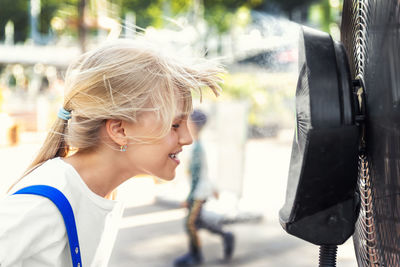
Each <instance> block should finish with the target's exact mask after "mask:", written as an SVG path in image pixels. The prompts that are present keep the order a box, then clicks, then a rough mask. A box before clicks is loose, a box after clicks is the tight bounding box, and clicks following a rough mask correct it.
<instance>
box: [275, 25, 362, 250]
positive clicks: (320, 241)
mask: <svg viewBox="0 0 400 267" xmlns="http://www.w3.org/2000/svg"><path fill="white" fill-rule="evenodd" d="M299 69H300V73H299V79H298V84H297V89H296V131H295V136H294V138H293V145H292V155H291V160H290V168H289V177H288V184H287V192H286V201H285V204H284V206H283V207H282V209H281V210H280V212H279V217H280V222H281V225H282V226H283V228H284V229H285V230H286V231H287V232H288V233H290V234H292V235H294V236H297V237H299V238H302V239H304V240H306V241H309V242H311V243H314V244H316V245H339V244H342V243H344V242H345V241H346V240H347V239H348V238H349V237H350V236H351V235H352V233H353V232H354V224H355V221H356V219H357V207H358V198H357V194H356V185H357V157H358V151H359V149H358V145H359V129H358V127H357V125H356V121H355V113H356V112H355V110H356V100H355V97H354V94H353V87H352V81H351V78H350V71H349V66H348V62H347V57H346V52H345V50H344V48H343V46H342V44H341V43H339V42H335V41H333V40H332V38H331V36H330V35H329V34H327V33H324V32H320V31H317V30H313V29H310V28H307V27H302V29H301V34H300V42H299Z"/></svg>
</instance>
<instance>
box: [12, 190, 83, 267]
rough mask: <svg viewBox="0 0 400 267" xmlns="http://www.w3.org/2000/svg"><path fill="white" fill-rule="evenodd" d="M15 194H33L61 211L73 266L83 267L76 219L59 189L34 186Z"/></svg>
mask: <svg viewBox="0 0 400 267" xmlns="http://www.w3.org/2000/svg"><path fill="white" fill-rule="evenodd" d="M15 194H31V195H39V196H43V197H46V198H48V199H50V200H51V201H52V202H53V203H54V204H55V205H56V206H57V208H58V209H59V211H60V212H61V215H62V216H63V219H64V223H65V227H66V229H67V235H68V240H69V248H70V250H71V258H72V266H73V267H82V261H81V251H80V248H79V241H78V233H77V231H76V224H75V217H74V212H73V210H72V207H71V205H70V204H69V202H68V199H67V198H66V197H65V196H64V194H63V193H61V191H59V190H58V189H56V188H54V187H51V186H48V185H32V186H28V187H25V188H22V189H20V190H18V191H17V192H15V193H14V194H13V195H15Z"/></svg>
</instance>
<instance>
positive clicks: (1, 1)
mask: <svg viewBox="0 0 400 267" xmlns="http://www.w3.org/2000/svg"><path fill="white" fill-rule="evenodd" d="M28 10H29V1H26V0H0V39H1V40H4V38H5V31H4V28H5V26H6V24H7V22H8V21H9V20H11V21H12V22H14V27H15V30H14V42H23V41H25V40H26V38H27V37H28V33H29V16H28Z"/></svg>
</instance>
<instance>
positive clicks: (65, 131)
mask: <svg viewBox="0 0 400 267" xmlns="http://www.w3.org/2000/svg"><path fill="white" fill-rule="evenodd" d="M150 47H151V45H150V44H148V43H141V42H138V41H128V40H118V41H115V42H113V43H109V44H106V45H103V46H101V47H99V48H97V49H95V50H93V51H90V52H88V53H86V54H84V55H82V56H81V57H80V58H79V59H78V60H77V61H76V62H75V63H74V64H72V65H71V66H70V67H69V69H68V71H67V74H66V77H65V97H64V104H63V107H62V108H60V111H59V113H58V118H57V120H56V121H55V122H54V125H53V127H52V129H51V130H50V132H49V135H48V137H47V139H46V140H45V142H44V144H43V146H42V148H41V150H40V152H39V154H38V156H37V157H36V159H35V160H34V161H33V163H32V164H31V166H29V168H28V170H27V172H26V173H25V174H24V176H23V178H22V179H20V180H19V181H18V182H17V183H16V184H15V185H14V186H13V187H12V188H11V190H10V194H12V193H14V192H16V191H18V190H19V189H21V188H25V187H27V186H31V185H48V186H51V187H53V188H56V189H58V190H59V191H61V192H62V193H63V195H64V196H65V197H66V198H67V200H68V202H69V203H70V205H71V207H72V210H73V213H74V215H75V221H76V228H77V233H78V239H79V243H80V251H79V252H80V255H81V257H82V262H81V263H79V265H80V266H106V265H107V262H108V260H109V257H110V254H111V250H112V247H113V243H114V240H115V236H116V233H117V221H118V219H119V218H120V217H121V214H122V208H121V205H120V204H119V203H117V202H115V201H113V200H110V199H109V196H110V194H111V193H112V191H113V190H114V189H115V188H116V187H117V186H118V185H120V184H121V183H123V182H124V181H126V180H128V179H130V178H131V177H134V176H136V175H139V174H150V175H154V176H158V177H160V178H163V179H165V180H171V179H173V178H174V176H175V168H176V167H177V166H178V165H179V157H178V155H179V153H180V152H181V151H182V147H183V146H185V145H188V144H190V143H192V137H191V135H190V133H189V131H188V126H187V117H188V114H190V112H191V110H192V97H191V90H201V88H202V87H210V88H211V89H212V90H213V91H214V93H215V94H216V95H217V94H218V90H219V86H218V82H219V81H220V80H219V78H218V73H219V72H220V71H221V69H220V68H219V67H216V66H215V65H213V64H210V62H207V61H204V60H203V61H202V62H199V63H198V64H194V63H182V62H178V61H177V60H174V59H172V58H169V57H167V56H165V55H163V54H162V53H160V52H158V51H157V49H153V48H150ZM200 93H201V91H200ZM0 221H1V223H0V266H29V267H35V266H71V264H72V261H71V255H70V252H71V253H72V251H74V249H72V250H71V251H70V247H69V242H68V237H67V233H66V227H65V225H64V221H63V217H62V216H61V214H60V212H59V211H58V209H57V207H56V206H55V205H54V204H53V203H52V202H51V201H50V200H49V199H47V198H45V197H42V196H38V195H31V194H15V195H9V196H6V197H5V198H4V199H2V200H1V202H0ZM76 253H78V249H77V248H76Z"/></svg>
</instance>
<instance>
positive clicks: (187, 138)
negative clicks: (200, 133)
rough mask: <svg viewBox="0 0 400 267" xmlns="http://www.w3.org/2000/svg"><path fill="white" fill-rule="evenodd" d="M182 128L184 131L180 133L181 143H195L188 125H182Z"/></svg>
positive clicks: (184, 144)
mask: <svg viewBox="0 0 400 267" xmlns="http://www.w3.org/2000/svg"><path fill="white" fill-rule="evenodd" d="M181 129H182V131H181V132H180V135H179V143H180V144H181V145H183V146H186V145H190V144H191V143H193V137H192V134H191V133H190V131H189V128H188V127H187V125H185V127H182V128H181Z"/></svg>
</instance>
